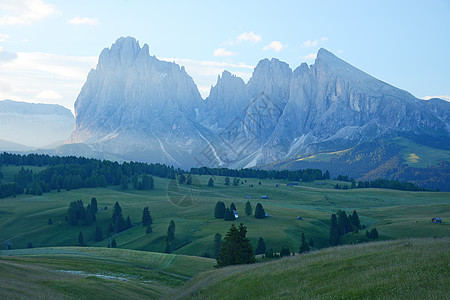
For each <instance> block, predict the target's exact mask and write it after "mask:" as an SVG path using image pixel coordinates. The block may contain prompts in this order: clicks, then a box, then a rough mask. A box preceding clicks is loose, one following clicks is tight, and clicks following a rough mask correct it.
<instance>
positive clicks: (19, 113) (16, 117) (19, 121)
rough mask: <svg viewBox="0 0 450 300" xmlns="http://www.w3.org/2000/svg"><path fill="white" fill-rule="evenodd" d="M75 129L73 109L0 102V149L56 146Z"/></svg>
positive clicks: (24, 149) (54, 105) (21, 149)
mask: <svg viewBox="0 0 450 300" xmlns="http://www.w3.org/2000/svg"><path fill="white" fill-rule="evenodd" d="M74 128H75V118H74V116H73V114H72V112H71V111H70V110H68V109H67V108H65V107H63V106H61V105H56V104H41V103H26V102H18V101H12V100H3V101H0V150H3V151H26V150H31V149H33V148H55V147H56V146H58V145H61V144H64V142H65V141H66V140H67V137H68V136H69V135H70V134H71V132H72V131H73V130H74Z"/></svg>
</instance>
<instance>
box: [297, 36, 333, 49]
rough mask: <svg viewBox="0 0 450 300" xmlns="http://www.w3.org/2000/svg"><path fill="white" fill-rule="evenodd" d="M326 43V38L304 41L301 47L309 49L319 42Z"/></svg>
mask: <svg viewBox="0 0 450 300" xmlns="http://www.w3.org/2000/svg"><path fill="white" fill-rule="evenodd" d="M326 41H328V37H326V36H324V37H321V38H320V39H317V40H314V41H305V42H303V45H302V47H303V48H310V47H316V46H317V45H318V44H319V43H320V42H326Z"/></svg>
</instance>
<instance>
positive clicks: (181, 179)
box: [178, 174, 186, 184]
mask: <svg viewBox="0 0 450 300" xmlns="http://www.w3.org/2000/svg"><path fill="white" fill-rule="evenodd" d="M185 182H186V176H184V174H181V175H180V176H178V183H179V184H183V183H185Z"/></svg>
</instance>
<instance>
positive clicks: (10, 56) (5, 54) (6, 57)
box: [0, 47, 17, 64]
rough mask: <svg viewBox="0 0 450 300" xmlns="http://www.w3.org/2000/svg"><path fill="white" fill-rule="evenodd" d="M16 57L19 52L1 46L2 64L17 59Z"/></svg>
mask: <svg viewBox="0 0 450 300" xmlns="http://www.w3.org/2000/svg"><path fill="white" fill-rule="evenodd" d="M16 58H17V53H15V52H9V51H5V50H3V48H2V47H0V64H2V63H5V62H9V61H12V60H15V59H16Z"/></svg>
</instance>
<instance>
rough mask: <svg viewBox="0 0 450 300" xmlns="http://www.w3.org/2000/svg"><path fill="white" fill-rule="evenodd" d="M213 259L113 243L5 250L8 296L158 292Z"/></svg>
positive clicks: (2, 276)
mask: <svg viewBox="0 0 450 300" xmlns="http://www.w3.org/2000/svg"><path fill="white" fill-rule="evenodd" d="M213 265H214V261H213V260H211V259H206V258H200V257H191V256H183V255H171V254H162V253H149V252H141V251H134V250H123V249H108V248H80V247H64V248H37V249H22V250H10V251H5V250H4V251H2V253H1V256H0V294H1V295H2V298H3V297H5V298H35V299H36V298H45V299H48V298H64V297H69V298H90V299H141V298H158V297H160V296H161V295H164V294H167V293H170V292H172V291H173V290H174V289H175V288H178V287H179V286H180V285H182V284H183V283H185V282H186V281H187V280H188V279H189V278H191V277H192V276H194V275H195V274H197V273H199V272H202V271H205V270H210V269H211V268H212V266H213Z"/></svg>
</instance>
